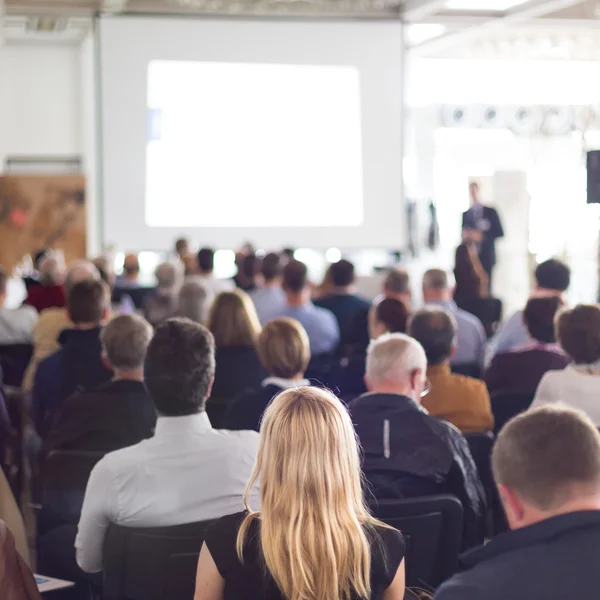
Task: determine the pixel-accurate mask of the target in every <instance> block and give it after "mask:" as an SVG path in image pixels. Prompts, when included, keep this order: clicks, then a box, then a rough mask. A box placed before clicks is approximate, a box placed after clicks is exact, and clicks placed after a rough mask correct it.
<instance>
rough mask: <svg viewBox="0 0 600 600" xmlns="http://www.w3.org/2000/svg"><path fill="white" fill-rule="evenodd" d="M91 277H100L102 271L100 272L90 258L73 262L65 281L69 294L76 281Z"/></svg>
mask: <svg viewBox="0 0 600 600" xmlns="http://www.w3.org/2000/svg"><path fill="white" fill-rule="evenodd" d="M90 279H91V280H99V279H100V273H99V272H98V269H97V268H96V267H95V266H94V265H93V264H92V263H91V262H90V261H89V260H77V261H75V262H74V263H72V264H71V266H70V267H69V269H68V271H67V279H66V281H65V288H66V291H67V294H68V293H69V290H70V289H71V288H72V287H73V286H74V285H75V284H76V283H79V282H80V281H85V280H90Z"/></svg>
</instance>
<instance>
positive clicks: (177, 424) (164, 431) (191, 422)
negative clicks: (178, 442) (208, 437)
mask: <svg viewBox="0 0 600 600" xmlns="http://www.w3.org/2000/svg"><path fill="white" fill-rule="evenodd" d="M211 429H212V425H211V424H210V419H209V418H208V415H207V414H206V413H205V412H200V413H196V414H195V415H186V416H184V417H158V420H157V422H156V432H155V434H154V435H155V436H163V435H181V434H182V433H184V432H190V433H206V432H207V431H210V430H211Z"/></svg>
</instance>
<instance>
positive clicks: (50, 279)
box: [24, 253, 65, 312]
mask: <svg viewBox="0 0 600 600" xmlns="http://www.w3.org/2000/svg"><path fill="white" fill-rule="evenodd" d="M39 282H40V284H41V285H35V286H33V287H30V288H29V289H28V290H27V298H25V302H24V304H27V305H29V306H33V308H35V309H36V310H37V311H38V312H42V311H43V310H45V309H47V308H62V307H64V306H65V288H64V283H65V264H64V259H63V257H62V255H61V254H59V253H53V254H52V255H51V256H48V257H46V258H44V259H43V261H42V262H41V266H40V274H39Z"/></svg>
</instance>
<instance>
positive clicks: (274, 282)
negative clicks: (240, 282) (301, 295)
mask: <svg viewBox="0 0 600 600" xmlns="http://www.w3.org/2000/svg"><path fill="white" fill-rule="evenodd" d="M263 287H265V288H268V289H276V288H279V287H281V282H280V281H279V280H278V279H270V280H268V281H267V280H266V279H265V281H264V283H263Z"/></svg>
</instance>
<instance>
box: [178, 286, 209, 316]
mask: <svg viewBox="0 0 600 600" xmlns="http://www.w3.org/2000/svg"><path fill="white" fill-rule="evenodd" d="M212 301H213V297H212V295H210V294H209V293H208V292H207V290H206V288H205V287H204V286H203V285H201V284H199V283H198V282H197V281H186V282H185V283H184V284H183V285H182V286H181V290H180V291H179V316H181V317H187V318H188V319H191V320H192V321H195V322H196V323H204V322H205V321H206V318H207V316H208V309H209V308H210V305H211V303H212Z"/></svg>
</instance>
